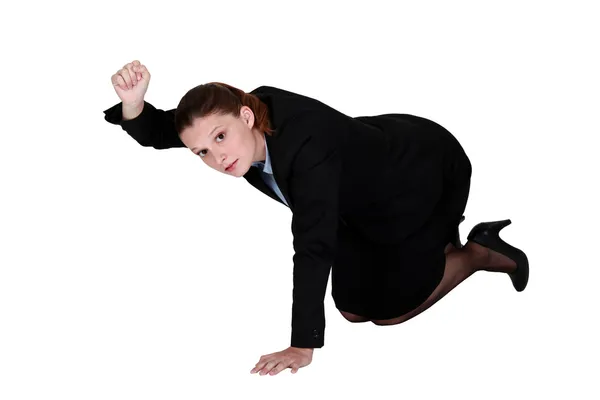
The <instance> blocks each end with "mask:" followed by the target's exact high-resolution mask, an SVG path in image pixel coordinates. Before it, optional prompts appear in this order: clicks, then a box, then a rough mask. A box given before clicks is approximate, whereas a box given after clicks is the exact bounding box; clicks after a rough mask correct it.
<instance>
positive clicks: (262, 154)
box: [252, 129, 267, 162]
mask: <svg viewBox="0 0 600 400" xmlns="http://www.w3.org/2000/svg"><path fill="white" fill-rule="evenodd" d="M252 133H253V134H254V137H255V138H256V149H255V150H254V158H255V160H253V161H263V162H264V161H265V160H266V159H267V152H266V149H265V134H264V133H262V132H259V131H258V130H256V129H253V130H252Z"/></svg>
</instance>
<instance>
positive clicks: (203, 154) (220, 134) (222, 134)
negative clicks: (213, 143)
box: [198, 133, 225, 158]
mask: <svg viewBox="0 0 600 400" xmlns="http://www.w3.org/2000/svg"><path fill="white" fill-rule="evenodd" d="M219 136H223V137H225V134H224V133H219V134H218V135H217V136H216V137H219ZM221 142H222V140H221ZM221 142H218V143H221ZM203 151H204V152H205V153H202V152H203ZM198 155H199V156H200V158H204V156H205V155H206V150H200V151H199V152H198Z"/></svg>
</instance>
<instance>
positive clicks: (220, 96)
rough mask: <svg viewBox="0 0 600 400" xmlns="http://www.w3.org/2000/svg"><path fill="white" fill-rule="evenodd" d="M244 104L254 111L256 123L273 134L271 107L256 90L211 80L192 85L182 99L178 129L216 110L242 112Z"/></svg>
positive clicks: (266, 131) (179, 131)
mask: <svg viewBox="0 0 600 400" xmlns="http://www.w3.org/2000/svg"><path fill="white" fill-rule="evenodd" d="M242 106H247V107H249V108H250V109H251V110H252V112H253V113H254V127H255V128H256V129H258V130H259V131H260V132H264V133H266V134H267V135H272V134H273V130H272V129H271V127H270V124H269V108H268V107H267V105H266V104H265V103H263V102H262V101H260V99H259V98H258V97H256V96H255V95H253V94H250V93H246V92H244V91H243V90H241V89H238V88H236V87H233V86H231V85H228V84H226V83H221V82H210V83H205V84H202V85H198V86H196V87H195V88H193V89H190V90H189V91H188V92H187V93H186V94H185V96H183V98H182V99H181V101H180V102H179V105H178V106H177V110H176V111H175V129H176V130H177V133H178V134H181V132H182V131H183V130H184V129H186V128H189V127H191V126H192V125H193V123H194V119H195V118H201V117H205V116H208V115H212V114H223V115H224V114H233V116H235V117H239V116H240V109H241V108H242Z"/></svg>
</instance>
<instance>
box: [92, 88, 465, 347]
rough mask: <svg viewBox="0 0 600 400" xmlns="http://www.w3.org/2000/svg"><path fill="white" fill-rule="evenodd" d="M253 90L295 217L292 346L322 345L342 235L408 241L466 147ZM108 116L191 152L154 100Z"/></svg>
mask: <svg viewBox="0 0 600 400" xmlns="http://www.w3.org/2000/svg"><path fill="white" fill-rule="evenodd" d="M250 93H252V94H254V95H256V96H258V97H259V98H260V99H261V100H262V101H263V102H264V103H265V104H267V106H268V108H269V112H270V115H269V117H270V122H271V127H272V128H273V129H274V130H275V133H274V135H273V136H269V135H265V137H266V141H267V145H268V148H269V155H270V157H271V162H272V168H273V175H274V178H275V181H276V182H277V185H278V186H279V188H280V189H281V192H282V194H283V196H284V197H285V198H286V200H287V202H288V204H289V207H290V209H291V211H292V213H293V217H292V233H293V248H294V252H295V254H294V256H293V262H294V267H293V268H294V269H293V274H294V276H293V285H294V289H293V304H292V337H291V345H292V346H294V347H304V348H318V347H322V346H323V345H324V330H325V313H324V305H323V302H324V297H325V290H326V286H327V281H328V279H329V271H330V268H331V266H332V264H333V263H334V260H335V255H336V252H337V251H343V250H344V249H342V248H337V240H336V238H337V233H338V229H339V228H340V227H342V228H347V229H352V230H354V231H355V232H356V233H358V234H360V235H362V236H363V237H364V239H365V240H371V241H374V242H377V243H389V244H393V243H395V242H397V241H401V240H403V239H404V238H405V237H406V236H407V235H409V234H410V233H411V232H414V231H415V230H416V229H418V228H419V227H420V226H421V225H422V224H423V223H424V222H425V221H426V220H427V218H428V217H429V215H430V213H431V211H432V210H433V207H434V206H435V204H436V203H437V200H438V199H439V196H440V194H441V191H442V177H443V170H442V165H443V159H444V157H445V155H446V154H447V153H446V152H445V150H444V149H445V148H446V147H447V146H456V145H457V144H458V143H457V142H455V140H454V139H453V137H452V136H451V135H450V134H449V133H448V132H447V131H446V130H445V129H443V128H441V127H440V126H439V125H437V124H435V123H434V122H432V121H429V120H427V119H424V118H420V117H416V116H412V115H407V114H386V115H379V116H372V117H368V116H366V117H355V118H352V117H349V116H346V115H344V114H342V113H341V112H338V111H337V110H335V109H333V108H331V107H330V106H328V105H326V104H324V103H322V102H320V101H318V100H315V99H313V98H310V97H307V96H303V95H300V94H297V93H292V92H289V91H286V90H282V89H278V88H275V87H270V86H261V87H259V88H257V89H255V90H253V91H252V92H250ZM104 113H105V119H106V121H108V122H110V123H112V124H118V125H120V126H121V127H122V128H123V130H125V131H126V132H127V133H128V134H129V135H130V136H131V137H133V138H134V139H135V140H136V141H137V142H138V143H139V144H140V145H142V146H150V147H153V148H155V149H167V148H172V147H184V144H183V143H182V142H181V140H180V139H179V137H178V135H177V133H176V131H175V129H174V114H175V109H171V110H168V111H164V110H160V109H156V108H155V107H154V106H152V105H151V104H150V103H147V102H145V104H144V109H143V111H142V113H141V114H140V115H139V116H138V117H137V118H135V119H133V120H128V121H122V114H121V103H118V104H116V105H114V106H113V107H111V108H109V109H107V110H105V111H104ZM244 178H245V179H246V180H247V181H248V182H249V183H250V184H251V185H252V186H254V187H256V188H257V189H258V190H260V191H261V192H263V193H265V194H266V195H268V196H270V197H271V198H273V199H274V200H275V201H277V202H281V200H280V199H279V197H277V195H276V194H275V193H274V192H273V191H272V190H271V189H270V188H269V187H268V186H267V185H266V184H265V183H264V182H263V180H262V178H261V176H260V173H259V171H258V169H256V168H254V167H252V168H250V169H249V170H248V172H247V173H246V174H245V175H244ZM281 203H282V202H281ZM282 204H283V203H282ZM339 268H343V266H339Z"/></svg>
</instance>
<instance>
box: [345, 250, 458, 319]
mask: <svg viewBox="0 0 600 400" xmlns="http://www.w3.org/2000/svg"><path fill="white" fill-rule="evenodd" d="M455 250H457V249H456V247H454V245H453V244H452V243H448V245H447V246H446V248H445V249H444V254H446V255H447V254H448V253H450V252H453V251H455ZM340 313H341V314H342V316H343V317H344V318H346V319H347V320H348V321H350V322H367V321H370V319H369V318H367V317H363V316H362V315H356V314H352V313H349V312H346V311H342V310H340Z"/></svg>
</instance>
